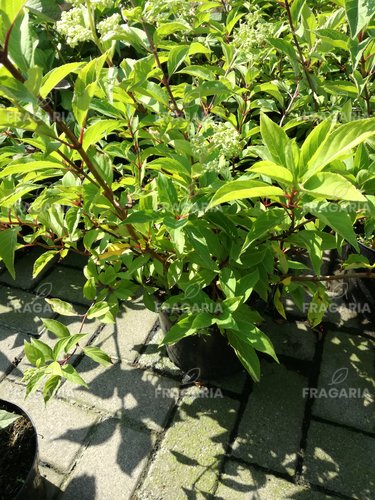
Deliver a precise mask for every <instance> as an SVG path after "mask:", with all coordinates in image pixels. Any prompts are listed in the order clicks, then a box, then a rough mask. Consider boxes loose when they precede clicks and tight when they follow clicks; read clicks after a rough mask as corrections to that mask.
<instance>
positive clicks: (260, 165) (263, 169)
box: [248, 161, 293, 184]
mask: <svg viewBox="0 0 375 500" xmlns="http://www.w3.org/2000/svg"><path fill="white" fill-rule="evenodd" d="M248 171H249V172H255V173H257V174H262V175H266V176H267V177H270V178H271V179H273V180H276V181H279V182H282V183H286V184H292V183H293V175H292V174H291V172H290V170H288V169H287V168H285V167H281V166H280V165H277V164H276V163H273V162H272V161H259V162H257V163H255V164H254V165H253V166H252V167H251V168H249V169H248Z"/></svg>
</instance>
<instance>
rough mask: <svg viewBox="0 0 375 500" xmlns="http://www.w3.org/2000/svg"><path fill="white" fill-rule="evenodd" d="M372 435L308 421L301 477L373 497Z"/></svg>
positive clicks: (363, 498) (368, 499)
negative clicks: (308, 427)
mask: <svg viewBox="0 0 375 500" xmlns="http://www.w3.org/2000/svg"><path fill="white" fill-rule="evenodd" d="M374 457H375V438H371V437H369V436H365V435H363V434H360V433H358V432H353V431H349V430H347V429H344V428H340V427H335V426H334V425H331V424H324V423H320V422H314V421H313V422H311V425H310V429H309V432H308V436H307V449H306V454H305V465H304V477H305V478H306V479H307V481H309V482H310V483H312V484H317V485H321V486H324V487H326V488H328V489H329V490H331V491H335V492H338V493H341V494H343V495H346V496H349V497H352V498H358V499H360V500H373V498H375V475H374Z"/></svg>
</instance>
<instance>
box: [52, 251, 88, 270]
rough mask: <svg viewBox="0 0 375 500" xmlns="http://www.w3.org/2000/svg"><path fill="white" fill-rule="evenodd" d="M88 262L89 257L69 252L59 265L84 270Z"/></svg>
mask: <svg viewBox="0 0 375 500" xmlns="http://www.w3.org/2000/svg"><path fill="white" fill-rule="evenodd" d="M87 261H88V257H85V256H84V255H81V254H79V253H74V252H69V254H68V255H67V256H66V257H65V259H63V260H61V261H60V262H59V264H61V265H62V266H69V267H75V268H77V269H83V268H84V267H85V266H86V264H87Z"/></svg>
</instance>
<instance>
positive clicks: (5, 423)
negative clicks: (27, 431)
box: [0, 410, 22, 429]
mask: <svg viewBox="0 0 375 500" xmlns="http://www.w3.org/2000/svg"><path fill="white" fill-rule="evenodd" d="M21 416H22V415H16V414H15V413H11V412H9V411H6V410H0V429H6V428H7V427H9V426H10V425H11V424H13V422H15V421H16V420H18V419H19V418H21Z"/></svg>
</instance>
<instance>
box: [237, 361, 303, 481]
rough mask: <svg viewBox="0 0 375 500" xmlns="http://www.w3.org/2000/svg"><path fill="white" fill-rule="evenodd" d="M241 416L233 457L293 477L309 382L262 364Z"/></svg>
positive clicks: (298, 376) (293, 374)
mask: <svg viewBox="0 0 375 500" xmlns="http://www.w3.org/2000/svg"><path fill="white" fill-rule="evenodd" d="M261 373H262V379H261V381H260V382H259V383H258V384H255V385H254V389H253V392H252V394H251V395H250V398H249V401H248V404H247V407H246V410H245V412H244V415H243V417H242V420H241V423H240V426H239V431H238V436H237V438H236V440H235V443H234V445H233V455H234V456H235V457H238V458H241V459H243V460H245V461H247V462H251V463H257V464H259V465H261V466H263V467H266V468H270V469H273V470H276V471H279V472H283V473H288V474H290V475H293V474H294V471H295V466H296V460H297V453H298V452H299V446H300V439H301V429H302V422H303V417H304V409H305V400H304V398H303V388H304V387H308V383H307V379H306V378H305V377H302V376H301V375H298V374H297V373H295V372H292V371H289V370H287V369H286V368H285V367H284V366H282V365H277V364H276V363H274V362H273V363H268V362H263V363H262V372H261Z"/></svg>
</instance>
